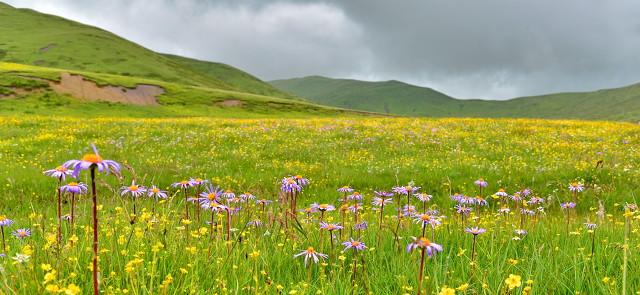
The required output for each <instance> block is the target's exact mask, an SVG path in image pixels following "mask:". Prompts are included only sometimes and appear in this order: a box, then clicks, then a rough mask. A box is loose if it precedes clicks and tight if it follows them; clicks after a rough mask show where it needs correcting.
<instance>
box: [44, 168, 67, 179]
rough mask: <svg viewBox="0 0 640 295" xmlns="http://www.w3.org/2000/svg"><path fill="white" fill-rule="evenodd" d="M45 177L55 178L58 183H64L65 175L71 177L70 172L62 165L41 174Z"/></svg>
mask: <svg viewBox="0 0 640 295" xmlns="http://www.w3.org/2000/svg"><path fill="white" fill-rule="evenodd" d="M43 173H44V175H46V176H51V177H53V178H57V179H59V180H60V181H65V179H66V178H67V175H71V171H70V170H69V169H67V167H65V166H64V165H62V166H58V167H56V168H55V169H50V170H46V171H44V172H43Z"/></svg>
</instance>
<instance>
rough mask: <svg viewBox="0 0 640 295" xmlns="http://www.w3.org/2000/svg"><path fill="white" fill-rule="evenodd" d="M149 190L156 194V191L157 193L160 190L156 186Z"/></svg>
mask: <svg viewBox="0 0 640 295" xmlns="http://www.w3.org/2000/svg"><path fill="white" fill-rule="evenodd" d="M151 192H152V193H154V194H157V193H159V192H160V190H159V189H157V188H152V189H151Z"/></svg>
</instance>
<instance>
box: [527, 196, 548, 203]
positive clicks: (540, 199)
mask: <svg viewBox="0 0 640 295" xmlns="http://www.w3.org/2000/svg"><path fill="white" fill-rule="evenodd" d="M542 203H544V199H543V198H539V197H535V196H533V197H531V199H529V204H531V205H538V204H542Z"/></svg>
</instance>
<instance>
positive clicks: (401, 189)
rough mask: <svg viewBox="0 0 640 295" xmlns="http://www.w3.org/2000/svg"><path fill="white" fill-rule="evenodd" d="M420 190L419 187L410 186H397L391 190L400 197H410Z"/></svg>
mask: <svg viewBox="0 0 640 295" xmlns="http://www.w3.org/2000/svg"><path fill="white" fill-rule="evenodd" d="M419 189H420V187H419V186H413V185H412V184H408V185H406V186H395V187H393V188H392V189H391V190H392V191H393V192H394V193H396V194H398V195H408V194H413V193H416V192H417V191H418V190H419Z"/></svg>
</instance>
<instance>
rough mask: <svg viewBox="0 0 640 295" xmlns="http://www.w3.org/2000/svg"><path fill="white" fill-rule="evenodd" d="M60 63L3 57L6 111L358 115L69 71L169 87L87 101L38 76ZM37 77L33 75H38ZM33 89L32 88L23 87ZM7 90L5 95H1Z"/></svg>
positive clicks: (49, 75) (52, 74)
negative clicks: (141, 100) (125, 99)
mask: <svg viewBox="0 0 640 295" xmlns="http://www.w3.org/2000/svg"><path fill="white" fill-rule="evenodd" d="M62 71H68V70H62V69H56V68H44V67H37V66H28V65H21V64H13V63H2V62H0V94H4V95H16V94H18V95H17V96H15V97H11V98H6V97H4V98H2V97H0V115H15V114H41V115H50V114H56V115H59V114H73V115H78V116H133V117H184V116H216V117H231V118H234V117H236V118H237V117H241V118H245V117H306V116H319V117H324V116H336V115H355V114H356V113H355V112H351V111H346V110H341V109H337V108H332V107H325V106H319V105H316V104H313V103H308V102H305V101H298V100H291V99H284V98H278V97H271V96H263V95H257V94H249V93H243V92H237V91H233V90H223V89H212V88H207V87H202V86H186V85H182V84H176V83H171V82H164V81H158V80H151V79H144V78H136V77H129V76H119V75H111V74H101V73H92V72H84V71H68V72H71V73H74V74H79V75H82V76H83V77H85V79H89V80H92V81H94V82H96V83H98V84H99V85H107V84H110V85H122V86H125V87H134V86H135V85H136V84H151V85H158V86H161V87H162V88H164V89H165V90H166V92H165V93H164V94H162V95H160V96H159V97H158V102H159V103H160V104H161V105H160V106H155V107H150V106H134V105H123V104H119V103H107V102H87V101H81V100H78V99H75V98H71V97H68V96H66V95H61V94H58V93H55V92H53V91H51V90H49V89H48V87H47V83H46V82H43V81H38V80H35V79H33V78H42V79H48V80H57V79H59V77H60V72H62ZM32 77H33V78H32ZM16 88H20V89H21V90H22V91H25V90H30V91H32V92H31V93H28V94H24V93H22V94H21V93H19V92H18V91H17V90H16ZM0 96H1V95H0ZM225 100H241V101H242V103H243V105H242V106H241V107H223V106H221V105H220V102H222V101H225Z"/></svg>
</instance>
